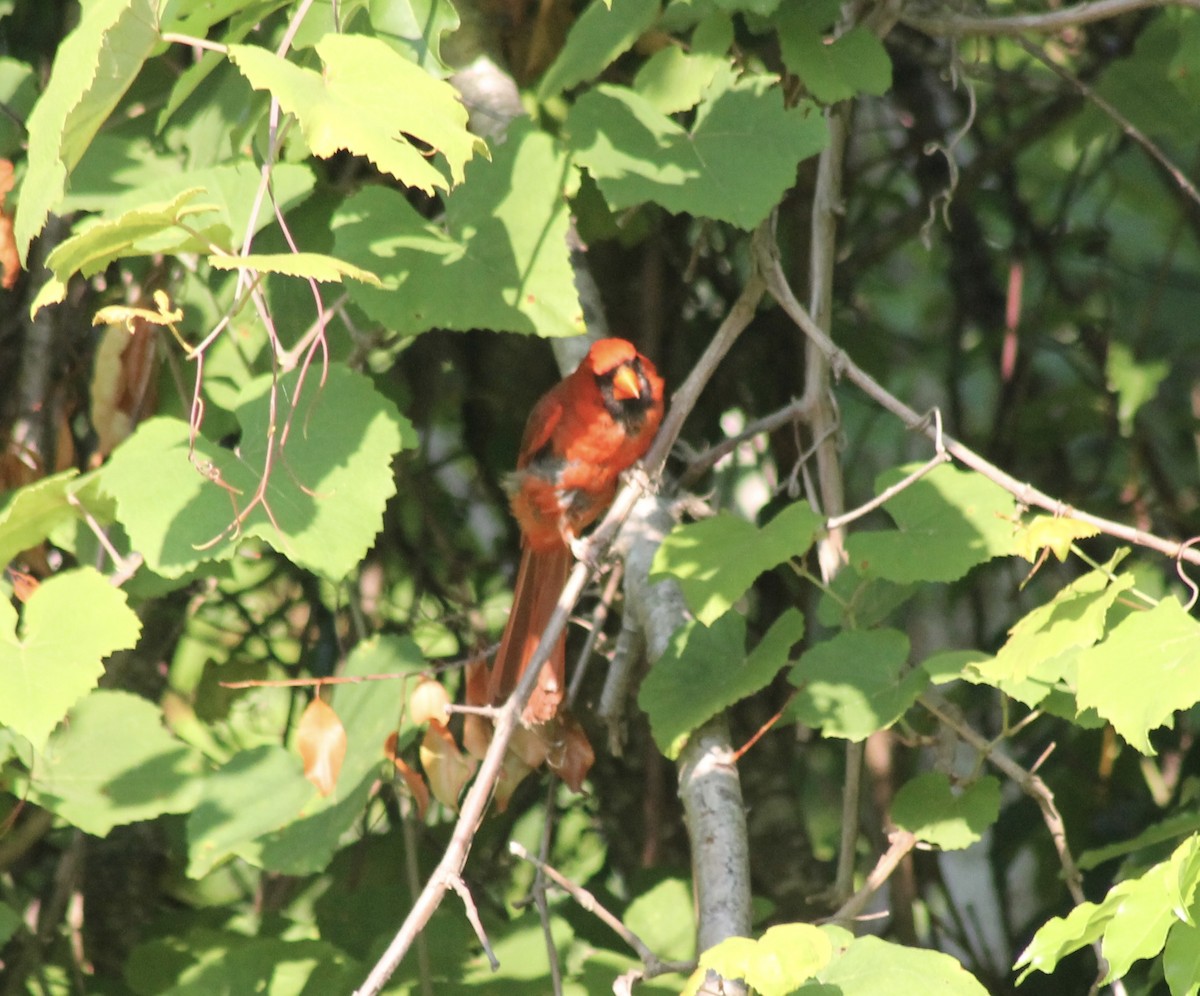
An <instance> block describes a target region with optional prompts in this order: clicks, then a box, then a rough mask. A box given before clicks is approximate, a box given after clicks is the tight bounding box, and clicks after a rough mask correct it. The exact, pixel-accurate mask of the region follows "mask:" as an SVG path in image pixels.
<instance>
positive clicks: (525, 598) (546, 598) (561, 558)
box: [489, 544, 571, 723]
mask: <svg viewBox="0 0 1200 996" xmlns="http://www.w3.org/2000/svg"><path fill="white" fill-rule="evenodd" d="M570 573H571V551H570V550H569V549H568V548H567V546H566V545H565V544H564V545H563V546H561V547H554V548H552V549H549V550H531V549H530V548H529V547H528V546H526V547H525V548H524V550H523V551H522V553H521V566H520V568H518V570H517V584H516V590H515V592H514V594H513V604H512V612H511V613H510V614H509V617H508V625H507V626H505V627H504V636H503V637H501V638H500V649H499V651H497V653H496V663H495V664H494V665H493V667H492V677H491V683H490V686H489V692H490V697H491V700H492V702H493V703H494V704H499V703H501V702H503V701H504V700H505V699H507V698H508V696H509V695H511V694H512V690H513V689H514V688H515V687H516V686H517V682H518V681H520V680H521V675H523V674H524V673H525V668H526V667H527V666H528V665H529V661H530V660H531V659H532V657H533V654H534V651H535V650H537V646H538V641H539V640H540V638H541V635H542V631H543V630H544V629H545V628H546V624H547V623H548V622H550V617H551V616H552V615H553V614H554V607H555V605H557V604H558V598H559V596H560V595H561V594H562V590H563V588H564V587H565V586H566V583H567V575H568V574H570ZM566 653H567V637H566V633H565V631H564V633H563V634H562V635H561V636H560V637H559V638H558V640H557V641H555V644H554V650H553V651H552V652H551V654H550V657H549V658H548V659H547V661H546V663H545V664H544V665H542V671H541V674H540V675H539V677H538V683H537V687H536V688H534V690H533V695H532V696H531V697H530V699H529V704H528V705H527V706H526V707H525V713H524V720H525V722H526V723H545V722H547V721H549V720H551V719H553V718H554V716H555V715H556V714H557V713H558V707H559V705H560V704H561V703H562V700H563V696H564V695H565V694H566V669H567V665H566Z"/></svg>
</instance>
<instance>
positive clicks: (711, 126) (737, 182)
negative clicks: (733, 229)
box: [567, 70, 828, 229]
mask: <svg viewBox="0 0 1200 996" xmlns="http://www.w3.org/2000/svg"><path fill="white" fill-rule="evenodd" d="M567 141H568V143H569V144H570V147H571V149H572V150H573V151H574V152H575V158H576V159H577V160H578V162H579V163H580V164H581V165H583V166H586V167H587V169H588V172H589V173H591V175H592V176H593V177H594V178H595V180H596V184H597V185H598V186H599V188H600V190H601V192H602V193H603V194H604V197H605V200H607V201H608V203H609V206H610V207H612V208H613V210H622V209H624V208H628V207H633V206H635V205H638V204H642V203H644V202H646V201H652V202H654V203H656V204H661V205H662V206H663V207H664V208H666V209H667V210H668V211H671V212H674V213H680V212H687V213H689V214H693V215H698V216H700V217H704V218H713V219H716V220H718V221H727V222H729V223H730V224H732V225H736V226H738V227H739V228H744V229H751V228H753V227H754V226H755V225H757V224H758V223H759V222H760V221H762V220H763V218H765V217H766V216H767V214H768V213H769V212H770V210H771V209H772V208H773V207H774V206H775V205H776V204H777V203H779V200H780V198H781V197H782V196H783V193H784V191H786V190H787V189H788V188H790V187H791V186H792V184H794V183H795V181H796V166H797V165H798V164H799V163H800V161H801V160H802V159H806V158H808V157H809V156H813V155H816V154H817V153H818V152H820V151H821V149H822V148H823V147H824V146H825V143H826V142H827V141H828V131H827V129H826V126H825V119H824V118H823V117H822V115H821V113H820V112H819V111H818V110H817V108H816V107H815V106H814V105H812V104H801V105H800V106H798V107H793V108H785V107H784V104H783V94H782V92H781V91H780V89H779V87H778V86H777V85H776V79H775V78H774V77H772V76H765V75H753V74H752V75H747V76H743V77H741V78H740V79H734V78H733V76H732V73H731V72H729V71H728V70H725V71H723V72H721V73H719V74H717V76H716V78H715V79H714V81H713V83H712V84H711V86H710V87H709V89H708V92H707V93H706V95H705V99H704V100H703V102H702V103H701V104H700V107H699V108H698V110H697V111H696V120H695V123H694V124H693V125H692V127H691V128H690V129H685V128H684V127H683V126H681V125H679V124H677V123H676V122H674V121H673V120H671V119H670V118H669V117H667V116H666V115H665V114H663V113H662V112H661V111H659V110H658V109H657V108H656V107H655V106H654V105H653V104H651V103H650V101H648V100H647V99H646V98H645V97H642V96H640V95H638V94H637V93H635V92H634V91H633V90H630V89H627V88H625V87H618V86H611V85H608V84H602V85H600V86H597V87H596V88H594V89H592V90H589V91H588V92H587V93H585V94H584V95H583V96H582V97H581V98H580V99H579V101H578V103H576V104H575V106H574V107H573V108H572V109H571V113H570V114H569V115H568V116H567ZM748 149H753V150H754V168H753V169H747V168H746V154H747V150H748Z"/></svg>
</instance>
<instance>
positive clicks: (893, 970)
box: [796, 937, 987, 996]
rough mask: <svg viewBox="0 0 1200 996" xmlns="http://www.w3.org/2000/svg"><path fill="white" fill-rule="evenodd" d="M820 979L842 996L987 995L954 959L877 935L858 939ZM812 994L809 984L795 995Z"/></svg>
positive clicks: (804, 995)
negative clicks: (881, 995) (883, 995)
mask: <svg viewBox="0 0 1200 996" xmlns="http://www.w3.org/2000/svg"><path fill="white" fill-rule="evenodd" d="M817 977H818V978H819V979H820V980H821V983H822V984H824V985H825V986H829V987H831V991H832V992H836V993H837V994H839V996H879V994H880V993H887V994H888V996H930V994H932V993H937V994H938V996H987V990H986V989H984V988H983V986H981V985H980V984H979V981H978V980H977V979H976V978H975V977H974V976H973V975H971V974H970V973H969V972H968V971H967V970H966V969H965V968H963V967H962V965H961V964H960V963H959V961H958V960H957V959H955V958H952V957H951V956H950V955H948V954H943V953H942V952H941V951H929V950H926V949H923V948H910V947H905V946H903V945H901V944H892V943H890V942H889V941H885V940H881V939H880V938H878V937H859V938H855V940H854V941H852V942H851V944H850V946H849V947H848V948H847V949H846V951H845V953H844V954H843V955H842V956H841V957H840V958H835V959H834V960H833V962H831V963H830V965H829V967H828V968H827V969H825V971H823V972H821V973H820V974H819V975H818V976H817ZM834 987H836V988H834ZM814 988H815V987H814ZM809 992H810V990H809V988H808V987H807V986H806V987H805V988H803V989H799V990H797V991H796V993H797V996H809Z"/></svg>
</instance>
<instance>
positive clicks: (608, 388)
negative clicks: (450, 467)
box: [489, 339, 663, 724]
mask: <svg viewBox="0 0 1200 996" xmlns="http://www.w3.org/2000/svg"><path fill="white" fill-rule="evenodd" d="M662 415H663V382H662V378H660V377H659V376H658V372H657V371H656V370H655V369H654V364H653V363H651V362H650V361H649V360H648V359H646V357H644V356H642V355H641V354H640V353H639V352H638V351H637V350H636V349H634V348H633V345H632V344H631V343H628V342H626V341H625V340H624V339H601V340H600V341H599V342H596V343H593V345H592V348H591V349H589V350H588V354H587V356H586V357H585V358H584V360H583V362H582V363H581V364H579V366H578V368H576V370H575V372H574V373H572V374H570V375H569V376H567V377H566V378H565V379H563V380H562V381H560V382H559V383H558V384H556V385H555V386H554V387H552V388H551V389H550V390H549V391H548V392H547V393H546V394H545V395H544V396H543V397H542V399H541V400H540V401H539V402H538V403H537V404H536V405H534V408H533V411H532V412H530V414H529V421H528V422H526V424H525V434H524V436H523V437H522V439H521V452H520V455H519V456H518V457H517V470H516V472H515V473H514V474H512V475H511V476H510V478H509V480H508V482H507V488H508V492H509V496H510V497H509V504H510V506H511V507H512V513H513V515H514V516H515V517H516V520H517V524H518V525H519V526H520V527H521V566H520V568H519V569H518V571H517V585H516V591H515V593H514V595H513V605H512V612H511V613H510V614H509V617H508V625H507V626H506V627H505V628H504V636H503V637H502V638H501V640H500V650H499V651H498V652H497V654H496V664H495V667H493V669H492V676H491V683H490V688H489V694H490V697H491V700H492V701H493V702H495V703H499V702H501V701H503V700H504V699H506V698H508V696H509V694H511V692H512V690H513V688H514V687H516V684H517V682H518V681H519V680H520V678H521V675H522V674H524V673H525V668H526V666H527V665H528V664H529V660H530V658H531V657H533V653H534V651H535V650H536V649H537V645H538V640H539V638H540V637H541V634H542V630H544V629H545V628H546V624H547V623H548V622H549V621H550V616H551V615H552V614H553V613H554V606H555V604H556V603H557V602H558V598H559V596H560V595H561V594H562V590H563V587H564V586H565V585H566V583H567V575H568V574H569V573H570V571H571V562H572V559H573V555H572V553H571V546H570V544H571V541H572V540H573V539H574V538H575V537H577V536H578V535H579V534H580V532H581V531H582V530H583V529H584V528H586V527H587V526H588V525H589V524H590V523H591V522H593V521H594V520H595V519H596V518H598V517H599V516H600V514H601V513H602V512H603V511H604V510H605V509H606V508H608V506H609V504H610V503H611V502H612V500H613V496H614V494H615V493H616V490H617V478H618V477H619V475H620V474H621V471H623V470H625V469H627V468H628V467H630V466H632V465H633V464H634V463H635V462H637V461H638V460H640V459H641V458H642V456H643V455H644V454H645V452H646V450H648V449H649V448H650V443H651V441H652V440H653V439H654V435H655V433H656V432H658V426H659V423H660V422H662ZM565 673H566V636H565V634H564V635H563V636H561V637H559V639H558V642H557V644H556V645H555V647H554V652H553V653H552V654H551V655H550V658H549V660H547V662H546V664H545V665H544V666H543V668H542V673H541V675H540V677H539V678H538V684H537V687H536V688H535V689H534V691H533V695H532V697H531V698H530V700H529V704H528V705H527V706H526V707H525V714H524V720H525V722H526V723H527V724H533V723H545V722H547V721H549V720H551V719H553V718H554V716H555V715H556V714H557V712H558V707H559V704H560V703H561V702H562V698H563V692H564V684H565Z"/></svg>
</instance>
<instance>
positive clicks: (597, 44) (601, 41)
mask: <svg viewBox="0 0 1200 996" xmlns="http://www.w3.org/2000/svg"><path fill="white" fill-rule="evenodd" d="M658 12H659V0H592V2H591V3H590V4H589V5H588V7H587V9H586V10H584V12H583V13H582V14H581V15H580V16H579V19H578V20H577V21H576V22H575V23H574V24H573V25H571V30H570V31H569V32H568V33H567V40H566V42H565V43H564V44H563V47H562V49H561V50H560V51H559V53H558V57H557V58H556V59H555V60H554V62H553V63H552V64H551V66H550V68H549V69H547V70H546V74H545V75H544V76H543V77H542V81H541V83H539V84H538V90H537V96H538V100H543V101H544V100H547V99H549V98H550V97H554V96H557V95H558V94H559V93H561V92H562V91H563V90H566V89H569V88H570V87H573V86H575V84H577V83H582V82H584V81H585V80H590V79H592V78H593V77H595V76H598V75H599V74H600V72H601V71H602V70H603V69H604V68H605V67H606V66H607V65H608V64H609V63H610V62H612V61H613V60H614V59H615V58H616V57H617V56H619V55H620V54H621V53H623V52H625V51H627V50H628V49H629V48H630V47H631V46H632V45H633V43H634V42H635V41H637V40H638V38H639V37H640V36H641V35H642V34H643V33H644V32H645V31H646V30H647V29H648V28H649V27H650V26H651V25H652V24H653V23H654V21H655V20H656V19H657V17H658Z"/></svg>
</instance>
